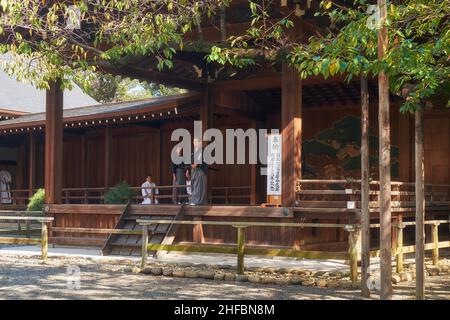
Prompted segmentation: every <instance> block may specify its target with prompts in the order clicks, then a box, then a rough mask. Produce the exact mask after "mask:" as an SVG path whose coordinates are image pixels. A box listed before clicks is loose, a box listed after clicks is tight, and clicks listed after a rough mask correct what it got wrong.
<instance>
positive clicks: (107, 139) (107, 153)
mask: <svg viewBox="0 0 450 320" xmlns="http://www.w3.org/2000/svg"><path fill="white" fill-rule="evenodd" d="M111 142H112V133H111V128H110V127H106V128H105V174H104V186H105V188H106V190H108V188H109V187H110V184H111Z"/></svg>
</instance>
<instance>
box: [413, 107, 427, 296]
mask: <svg viewBox="0 0 450 320" xmlns="http://www.w3.org/2000/svg"><path fill="white" fill-rule="evenodd" d="M423 133H424V130H423V111H422V110H419V111H416V113H415V168H416V252H415V256H416V299H420V300H422V299H424V298H425V276H424V273H425V258H424V254H425V228H424V215H425V187H424V169H423V168H424V153H423Z"/></svg>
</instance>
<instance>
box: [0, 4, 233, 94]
mask: <svg viewBox="0 0 450 320" xmlns="http://www.w3.org/2000/svg"><path fill="white" fill-rule="evenodd" d="M228 2H229V0H204V1H195V0H167V1H156V0H92V1H84V0H73V1H51V0H1V1H0V9H1V11H0V37H2V38H3V39H4V41H2V42H3V43H2V44H1V45H0V53H4V52H10V53H11V55H12V59H11V60H10V61H7V62H4V68H5V69H6V70H7V71H8V72H10V73H14V74H16V76H17V77H18V78H19V80H21V79H28V80H30V81H31V82H32V83H33V84H34V85H35V86H37V87H41V88H47V87H48V81H49V80H52V79H55V78H61V79H62V80H63V85H64V86H67V87H70V81H69V80H73V79H74V78H76V77H79V75H80V73H75V72H74V70H80V69H82V70H89V71H95V70H96V69H98V68H99V67H101V66H121V65H123V64H126V63H127V62H128V61H129V58H130V57H139V56H147V55H150V54H151V55H152V56H154V57H155V58H156V60H157V67H158V68H160V69H162V68H170V67H171V66H172V61H171V58H172V57H173V55H174V53H175V52H176V49H179V48H183V45H184V44H183V35H184V34H186V33H187V32H188V31H190V30H191V29H192V27H193V26H195V25H196V24H198V23H199V21H201V16H203V15H208V16H211V15H213V14H214V12H215V11H216V10H217V9H218V8H219V7H221V6H223V5H226V4H228ZM77 81H79V82H82V81H84V78H82V77H81V78H78V79H77Z"/></svg>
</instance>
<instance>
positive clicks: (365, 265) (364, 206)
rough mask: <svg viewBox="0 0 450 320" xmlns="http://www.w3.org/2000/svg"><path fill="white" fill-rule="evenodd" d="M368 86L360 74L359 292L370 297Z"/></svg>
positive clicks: (365, 79)
mask: <svg viewBox="0 0 450 320" xmlns="http://www.w3.org/2000/svg"><path fill="white" fill-rule="evenodd" d="M369 172H370V163H369V87H368V83H367V78H366V77H365V76H361V243H362V245H361V294H362V296H363V297H366V298H369V297H370V288H369V287H368V280H369V277H370V273H369V269H370V212H369V200H370V199H369V191H370V190H369V178H370V174H369Z"/></svg>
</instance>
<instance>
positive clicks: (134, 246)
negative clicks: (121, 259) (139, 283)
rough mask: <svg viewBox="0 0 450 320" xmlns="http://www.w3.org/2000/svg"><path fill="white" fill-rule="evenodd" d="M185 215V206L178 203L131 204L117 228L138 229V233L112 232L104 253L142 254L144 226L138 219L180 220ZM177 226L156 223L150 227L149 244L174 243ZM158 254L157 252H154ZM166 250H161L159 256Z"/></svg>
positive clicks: (104, 247)
mask: <svg viewBox="0 0 450 320" xmlns="http://www.w3.org/2000/svg"><path fill="white" fill-rule="evenodd" d="M183 215H184V207H183V206H178V205H151V206H143V205H129V206H127V208H126V210H124V212H123V214H122V215H121V217H120V219H119V221H118V223H117V225H116V227H115V229H125V230H130V231H136V234H111V235H110V236H109V237H108V240H107V241H106V243H105V245H104V246H103V249H102V254H103V255H121V256H140V255H141V245H142V233H141V231H142V227H141V226H140V225H139V224H138V223H136V220H137V219H147V220H161V219H166V220H167V219H174V220H180V219H182V218H183ZM176 230H177V226H176V225H169V224H155V225H154V226H151V227H150V228H149V240H148V243H149V244H172V243H173V241H174V239H175V234H176ZM153 254H157V252H153ZM163 254H164V252H159V254H158V256H161V255H163Z"/></svg>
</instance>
